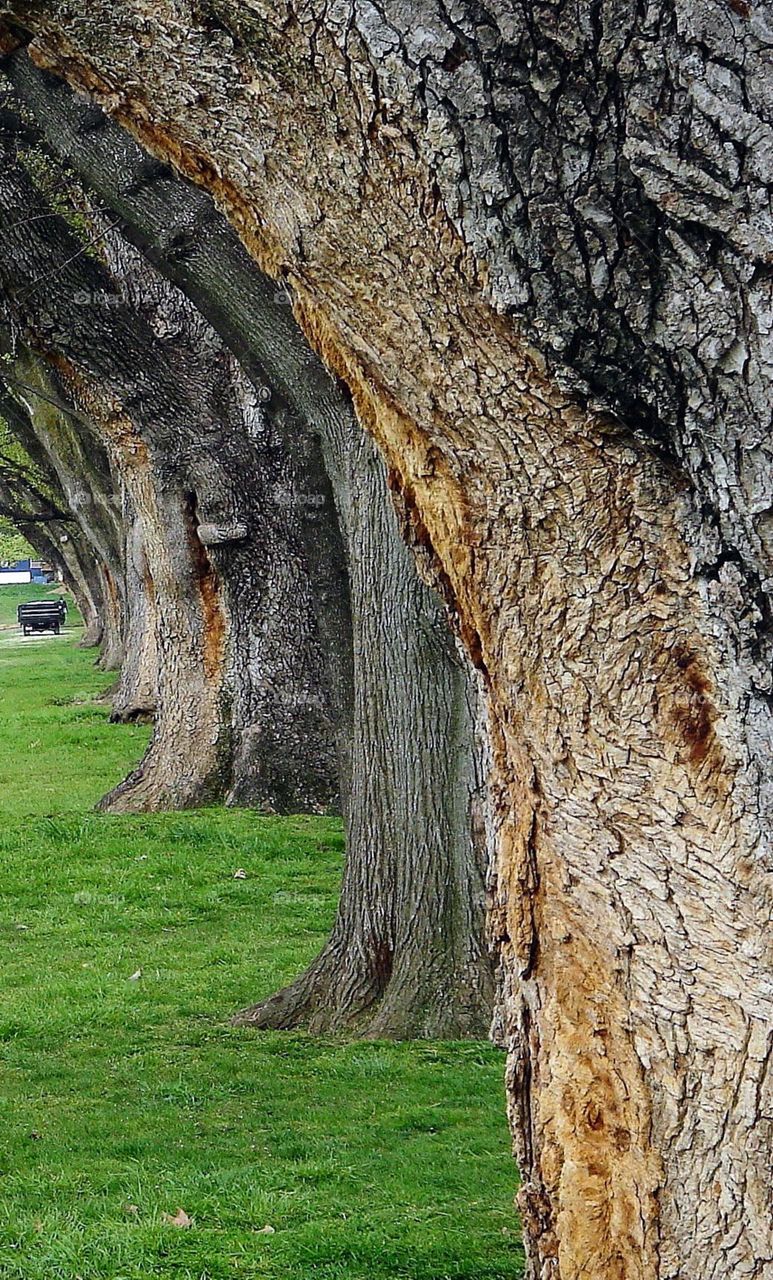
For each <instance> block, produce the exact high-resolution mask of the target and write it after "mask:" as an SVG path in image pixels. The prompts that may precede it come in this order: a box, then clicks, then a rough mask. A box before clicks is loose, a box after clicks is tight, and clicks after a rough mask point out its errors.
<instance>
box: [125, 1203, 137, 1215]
mask: <svg viewBox="0 0 773 1280" xmlns="http://www.w3.org/2000/svg"><path fill="white" fill-rule="evenodd" d="M123 1211H124V1213H130V1214H131V1216H132V1217H133V1218H139V1216H140V1206H139V1205H138V1204H125V1205H124V1207H123Z"/></svg>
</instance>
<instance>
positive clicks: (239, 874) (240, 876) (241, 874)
mask: <svg viewBox="0 0 773 1280" xmlns="http://www.w3.org/2000/svg"><path fill="white" fill-rule="evenodd" d="M246 879H247V872H246V871H245V870H244V867H239V869H238V871H234V880H246Z"/></svg>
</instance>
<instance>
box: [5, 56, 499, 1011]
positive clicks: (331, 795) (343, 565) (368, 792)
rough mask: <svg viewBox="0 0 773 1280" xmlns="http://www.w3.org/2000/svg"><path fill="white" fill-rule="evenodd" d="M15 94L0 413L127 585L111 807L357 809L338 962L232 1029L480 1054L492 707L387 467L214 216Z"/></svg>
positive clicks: (319, 967) (23, 70)
mask: <svg viewBox="0 0 773 1280" xmlns="http://www.w3.org/2000/svg"><path fill="white" fill-rule="evenodd" d="M8 74H9V76H10V77H11V78H12V79H13V80H14V88H15V92H16V97H15V106H16V110H17V112H18V113H19V114H18V115H17V116H16V118H14V117H13V112H12V108H11V103H10V101H9V102H8V103H7V111H6V117H5V121H4V129H5V136H4V162H3V168H2V174H1V175H0V244H1V247H2V258H3V265H2V266H1V267H0V279H1V280H2V285H3V323H4V326H5V332H6V333H7V335H8V349H9V351H12V352H13V370H14V373H13V377H9V381H8V396H9V401H10V404H11V407H12V410H13V412H12V413H11V414H9V420H10V421H11V425H12V428H13V422H14V420H15V417H16V416H19V415H22V413H23V414H24V418H25V427H24V430H25V431H26V434H27V437H32V436H34V440H35V442H36V448H38V450H39V451H40V453H41V456H42V457H44V458H45V459H46V460H47V465H48V467H49V469H55V470H57V473H58V474H59V476H60V479H61V485H62V487H63V489H64V490H65V491H66V501H67V503H68V504H69V508H70V510H71V512H72V513H73V515H74V513H75V512H76V511H79V512H80V518H81V519H82V520H83V525H84V529H85V531H86V533H87V536H88V537H89V539H90V545H91V548H92V553H93V556H92V558H93V560H94V562H95V564H96V565H97V566H98V571H99V573H101V575H102V576H103V577H105V576H107V575H109V578H110V581H111V582H113V583H114V584H115V590H116V606H117V609H116V619H115V625H114V628H113V630H114V633H115V645H116V649H117V652H116V653H114V654H111V657H110V661H111V663H113V664H117V665H120V674H119V679H118V683H117V685H116V687H115V690H114V692H113V716H114V718H115V719H120V720H129V719H140V718H141V719H144V718H148V719H152V720H153V723H154V731H153V736H152V740H151V743H150V746H149V748H148V750H147V752H146V754H145V756H144V757H143V759H142V761H141V762H140V764H139V765H138V767H137V768H136V769H135V770H134V771H133V772H132V773H131V774H130V775H129V776H128V777H127V778H125V779H124V780H123V781H122V782H120V783H119V784H118V785H117V786H116V787H115V788H114V789H113V790H112V791H111V792H110V793H109V794H108V795H107V796H105V797H104V799H103V800H102V802H101V807H102V808H103V809H105V810H107V811H110V812H113V813H116V812H136V811H141V810H157V809H161V808H184V807H189V806H192V805H200V804H206V803H211V802H215V801H219V800H225V802H226V803H230V804H240V805H249V806H253V807H255V808H258V809H262V810H264V811H268V812H328V811H336V810H337V809H339V808H340V809H342V810H343V812H344V815H345V820H346V829H347V859H346V866H345V871H344V879H343V887H342V893H341V899H340V905H339V909H338V914H337V918H336V924H335V927H334V930H333V933H332V935H331V939H330V942H329V943H328V945H327V946H326V947H325V948H324V950H323V952H322V953H321V954H320V956H319V957H318V959H317V960H316V961H315V963H314V964H313V965H312V966H311V968H310V969H309V970H308V972H306V973H305V974H303V975H302V976H301V977H300V978H299V980H298V981H297V982H296V983H294V984H293V985H292V986H291V987H290V988H288V989H287V990H285V991H282V992H280V993H278V994H276V995H274V996H271V997H269V998H268V999H266V1000H264V1001H263V1002H262V1003H260V1004H258V1005H256V1006H255V1007H254V1008H253V1009H250V1010H247V1011H245V1012H244V1013H243V1014H241V1015H240V1017H239V1020H240V1021H242V1022H249V1023H252V1024H255V1025H259V1026H280V1027H291V1026H296V1025H307V1026H310V1027H312V1028H313V1029H315V1030H319V1029H334V1030H339V1029H354V1030H356V1031H358V1032H359V1033H367V1034H371V1035H387V1036H411V1035H445V1036H448V1035H450V1036H458V1035H481V1034H485V1032H486V1030H487V1029H488V1026H489V1023H490V1020H491V1013H492V1003H493V973H492V958H491V952H490V947H489V945H488V943H487V940H486V932H485V920H484V915H485V898H486V878H487V874H488V863H489V857H488V851H489V844H490V838H491V836H490V828H489V826H488V825H487V821H486V812H485V787H486V780H485V731H484V726H483V723H482V704H481V700H480V695H479V690H478V686H477V677H476V675H475V673H474V671H473V668H472V666H471V665H470V663H469V662H468V661H467V659H466V657H465V656H464V654H463V652H462V650H461V648H460V647H459V645H458V643H457V642H456V641H455V640H454V638H453V635H452V633H451V631H450V629H449V618H448V615H447V610H446V608H445V606H444V605H443V604H442V602H441V600H440V599H439V597H438V596H437V595H436V594H435V593H434V591H433V590H432V589H431V588H430V587H429V586H428V585H426V584H425V583H424V582H423V581H422V580H421V578H420V577H419V574H418V572H417V568H416V565H415V563H414V560H413V558H412V556H411V555H410V553H409V551H408V550H407V548H406V546H405V544H404V542H403V540H402V538H401V536H400V530H399V526H398V517H397V513H396V511H395V508H394V505H393V503H392V500H391V497H390V495H389V491H388V487H387V482H386V473H385V468H384V465H383V463H382V461H381V459H380V458H379V457H378V455H377V453H376V451H375V448H374V446H373V445H372V443H371V442H370V441H369V440H368V438H367V437H366V436H365V434H364V433H363V431H362V429H361V427H359V426H358V424H357V423H356V420H355V418H354V415H353V412H352V409H351V405H350V402H349V399H348V397H347V396H346V394H345V392H344V390H343V389H342V388H341V387H340V385H338V384H337V383H336V382H335V381H334V380H333V379H331V378H330V376H329V375H328V374H327V373H326V372H325V370H324V369H323V368H322V366H321V365H320V364H319V363H318V362H317V361H316V360H315V359H314V357H313V356H312V353H311V351H310V349H309V347H308V345H307V343H306V342H305V340H304V339H303V337H302V335H301V333H300V330H299V329H298V327H297V325H296V323H295V321H294V319H293V317H292V313H291V311H290V309H289V307H288V306H287V300H286V298H281V299H279V300H278V299H277V290H276V287H275V286H273V285H272V284H270V283H269V282H268V281H267V280H266V279H265V277H264V276H262V275H261V273H260V272H259V270H258V268H257V267H256V266H255V264H254V263H253V262H252V261H251V260H250V259H249V257H248V256H247V255H246V254H245V252H244V250H243V249H242V247H241V245H240V244H239V242H238V240H237V239H236V237H235V236H234V235H233V233H232V232H231V231H230V230H229V228H228V227H227V225H226V224H225V221H224V219H223V218H222V216H221V215H218V214H217V212H216V210H215V209H214V208H213V207H212V205H211V203H210V201H209V198H208V197H206V196H202V195H201V194H200V193H198V192H196V191H195V189H193V188H192V187H190V186H189V185H188V184H186V183H184V182H183V181H181V180H179V179H176V178H174V177H173V175H172V174H171V173H170V172H169V171H168V170H166V169H164V168H162V167H161V166H158V165H155V164H154V163H153V162H152V161H151V160H150V159H149V157H148V156H147V155H146V154H144V153H143V152H142V151H141V150H140V148H138V147H137V146H136V144H134V143H133V142H132V141H131V139H129V138H128V136H127V135H125V134H123V133H122V131H121V130H119V129H117V128H116V127H115V126H113V125H111V124H110V123H109V121H108V120H107V119H106V118H105V117H104V116H102V115H101V113H95V112H94V110H93V108H91V107H90V106H89V105H88V104H86V103H83V102H82V101H78V100H77V99H75V98H73V96H72V95H71V94H70V93H69V92H68V91H66V90H65V89H64V87H63V86H62V85H59V84H52V83H51V82H50V80H46V78H43V77H41V76H40V73H38V72H37V71H36V70H35V68H34V67H33V66H32V64H31V63H30V62H29V61H28V59H26V56H24V55H21V56H19V57H18V58H16V59H12V60H11V61H10V63H9V64H8ZM21 113H24V121H23V122H22V118H21ZM52 175H55V176H56V180H57V186H58V190H59V193H60V194H59V196H58V203H57V205H56V206H54V205H53V204H52V202H51V199H50V197H49V196H48V194H47V188H49V187H50V185H51V182H52ZM62 192H64V193H65V195H62V194H61V193H62ZM177 224H179V226H184V227H185V228H186V235H185V240H184V244H182V245H181V244H180V243H179V239H180V235H181V232H180V230H179V226H178V225H177ZM129 237H130V238H129ZM183 263H184V264H185V270H182V269H181V264H183ZM229 273H230V276H231V277H232V278H233V284H231V285H229V283H228V281H229ZM191 280H192V281H193V285H191V284H190V281H191ZM194 286H195V287H194ZM194 304H198V305H194ZM199 307H201V308H202V309H201V310H200V309H199ZM204 308H206V312H207V316H206V318H205V316H204V314H203V310H204ZM245 313H246V314H245ZM20 352H23V353H24V354H23V355H21V354H19V353H20ZM237 353H238V357H239V358H238V359H237ZM277 366H278V367H277ZM24 388H27V390H24ZM13 429H16V430H17V431H18V430H19V428H18V426H17V427H16V428H13ZM27 447H30V439H27ZM95 473H98V475H99V477H100V481H101V489H100V499H101V505H100V508H99V515H98V516H97V515H96V514H95V499H94V496H93V490H94V488H95V484H96V481H95V478H94V476H95ZM84 484H88V485H89V486H90V490H89V494H90V496H89V502H88V503H84V502H82V501H81V502H80V503H79V502H78V501H77V498H76V495H77V494H78V493H80V492H81V490H82V488H83V486H84ZM108 526H109V531H110V535H111V536H110V538H109V539H108V537H107V532H108ZM427 571H429V566H428V570H427ZM100 603H101V601H100ZM97 611H98V612H99V606H97Z"/></svg>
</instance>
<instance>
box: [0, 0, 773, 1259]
mask: <svg viewBox="0 0 773 1280" xmlns="http://www.w3.org/2000/svg"><path fill="white" fill-rule="evenodd" d="M9 8H10V9H11V10H12V11H14V12H15V13H16V14H17V16H18V18H19V20H20V21H21V22H22V23H24V22H26V23H28V24H30V25H33V26H34V28H35V30H36V33H37V40H36V47H35V56H36V57H37V58H38V60H39V61H42V62H45V63H47V64H48V65H49V66H51V67H57V68H59V69H60V70H61V71H62V72H63V73H64V74H65V75H67V76H69V78H70V79H71V81H72V82H74V83H78V84H80V85H82V86H84V87H85V88H87V89H88V90H89V91H91V92H92V93H93V94H95V95H96V96H97V97H98V99H99V100H100V101H101V102H102V103H103V104H104V105H105V106H106V107H107V109H108V110H111V111H112V112H114V113H115V114H116V116H117V117H118V118H119V119H120V120H122V121H123V122H124V123H126V124H128V125H129V126H130V127H132V128H133V129H134V130H135V131H136V133H137V134H138V135H139V136H140V137H142V138H143V139H144V140H145V142H146V143H147V144H148V145H149V146H150V147H151V148H152V149H154V150H155V151H156V152H157V153H158V154H161V155H163V156H169V157H173V158H174V160H175V162H176V163H177V164H178V166H179V167H180V168H181V169H183V170H184V171H185V172H187V173H188V174H189V176H190V177H191V178H193V179H194V180H195V181H198V182H200V183H202V184H204V185H208V186H209V187H210V188H211V189H212V190H213V191H215V192H216V194H217V198H218V201H219V202H220V204H221V207H223V208H225V209H227V210H228V212H229V214H230V216H231V217H232V218H233V221H234V224H235V225H236V226H238V227H239V229H240V231H241V233H242V235H243V236H244V237H245V240H246V241H247V242H248V244H249V245H250V247H251V249H252V250H253V252H254V253H255V254H256V256H257V257H258V258H259V260H260V261H261V263H262V264H263V265H264V267H266V268H267V269H269V270H270V271H271V272H273V274H275V275H279V274H280V273H281V274H282V276H283V277H285V278H287V279H289V280H290V282H291V283H292V284H293V286H294V287H295V289H296V290H297V293H298V297H299V305H298V308H297V311H298V315H299V316H300V318H301V319H302V321H303V324H304V326H305V328H306V331H307V332H308V333H309V335H310V336H311V337H312V338H313V340H314V342H315V343H316V345H317V347H318V349H320V350H321V351H323V352H324V355H325V357H326V359H327V361H328V362H329V363H330V365H331V366H333V367H334V368H336V370H337V371H338V372H339V373H340V374H341V375H342V376H345V377H346V380H347V382H348V384H349V386H350V387H351V389H352V392H353V395H354V397H355V403H356V405H357V408H358V412H359V413H360V414H361V416H362V418H363V419H364V420H365V421H366V422H367V424H368V426H369V428H370V429H371V430H372V431H373V433H374V434H375V436H376V438H377V439H378V441H379V443H380V445H381V447H382V448H383V449H384V451H385V452H386V453H387V455H388V458H389V461H390V465H391V466H392V468H393V470H394V472H395V476H396V483H398V484H399V485H400V487H401V488H402V490H403V492H404V493H405V494H406V495H408V497H409V499H410V501H412V502H413V503H415V506H416V509H417V512H418V518H419V519H420V521H421V524H422V525H423V527H424V528H425V529H426V533H427V538H428V540H429V541H430V542H431V545H432V547H433V548H434V551H435V553H436V555H437V556H438V558H439V560H440V562H441V564H442V568H443V571H444V573H445V574H446V576H447V585H448V590H449V591H450V592H451V593H452V594H453V597H454V599H455V601H456V602H457V605H458V608H459V611H460V615H461V619H462V626H463V630H464V633H465V636H466V639H467V643H468V647H469V649H470V651H471V652H472V653H473V655H474V657H475V660H476V661H477V663H478V664H479V666H480V667H481V668H482V669H485V672H486V675H487V679H488V683H489V688H490V701H491V723H492V732H493V734H494V738H495V756H496V760H497V771H498V777H499V785H498V788H497V797H496V798H497V801H498V808H499V816H500V820H501V821H502V823H503V834H502V841H501V852H500V859H499V900H500V904H501V906H500V912H499V920H500V934H501V939H502V947H503V955H504V961H505V965H506V968H507V971H508V974H509V979H510V995H509V998H508V1012H509V1020H510V1025H511V1028H512V1050H511V1065H510V1072H509V1095H510V1100H511V1112H512V1115H513V1119H514V1123H515V1128H516V1134H517V1142H518V1148H519V1156H520V1161H521V1165H522V1173H523V1178H524V1190H523V1209H524V1226H525V1232H526V1236H527V1241H528V1244H529V1251H530V1264H529V1265H530V1273H531V1274H532V1275H533V1276H539V1277H540V1280H548V1278H550V1280H553V1278H554V1277H560V1280H575V1278H577V1280H579V1278H580V1277H585V1276H591V1275H592V1276H593V1277H594V1280H620V1277H626V1280H629V1278H630V1280H634V1278H635V1280H655V1278H657V1280H676V1278H677V1277H684V1276H689V1277H690V1278H691V1280H715V1278H716V1277H718V1276H720V1275H721V1276H725V1275H730V1274H732V1275H733V1277H734V1280H735V1278H737V1280H752V1278H753V1280H762V1277H764V1276H765V1275H766V1273H767V1272H768V1271H769V1268H770V1265H771V1259H773V1240H772V1239H771V1233H772V1232H773V1215H771V1212H770V1196H769V1167H770V1138H771V1134H770V1116H771V1104H770V1087H771V1071H772V1067H771V1063H772V1061H773V1054H772V1053H771V1038H770V1025H771V1019H772V1017H773V1009H771V981H770V953H769V921H770V896H769V877H770V870H771V863H770V853H769V849H768V835H769V824H770V805H771V791H770V787H769V785H768V783H767V781H766V779H767V776H768V774H769V760H770V741H771V701H770V692H771V675H770V671H771V654H770V618H771V611H770V601H769V582H770V567H771V547H770V532H771V516H770V500H769V494H768V492H767V490H768V483H767V477H768V475H769V466H770V456H771V450H770V437H769V434H768V420H767V407H766V399H767V397H766V382H767V375H766V367H767V366H766V364H765V361H764V359H763V344H764V339H765V335H766V332H767V330H766V322H765V316H766V314H767V313H768V311H769V307H770V290H771V279H770V271H769V267H768V265H767V256H766V255H768V254H769V245H768V244H767V243H765V240H766V237H767V233H768V230H769V222H768V221H766V219H767V218H768V217H769V215H768V213H767V208H768V204H767V195H766V191H765V186H764V183H765V176H764V166H765V164H766V163H767V161H768V159H769V154H770V142H769V139H770V132H769V121H768V120H767V118H766V101H765V93H766V86H765V80H764V74H763V67H764V58H765V50H766V43H765V38H764V14H763V11H762V10H761V9H760V8H758V7H757V8H755V7H754V6H752V5H749V4H747V3H741V2H739V3H732V4H730V5H727V4H725V3H720V0H699V3H698V4H697V5H696V4H689V5H688V4H687V3H686V2H685V0H676V2H675V3H674V2H672V3H666V0H653V2H652V3H649V4H647V5H645V6H638V7H636V6H630V7H626V6H623V7H622V9H621V8H620V6H607V7H601V8H600V7H599V6H597V5H591V4H589V3H582V4H580V5H579V6H577V5H574V6H569V5H564V4H559V5H556V6H550V7H546V6H542V7H538V6H536V5H534V4H532V3H524V4H523V5H521V6H518V7H515V6H513V7H507V9H506V8H505V6H504V5H500V4H494V3H493V0H492V2H491V3H489V4H488V5H485V6H483V5H479V4H474V5H473V4H472V3H467V2H466V0H461V2H460V3H458V4H455V5H454V7H453V19H452V18H451V17H449V16H447V13H446V10H444V9H443V8H442V6H439V7H437V8H436V7H435V5H434V4H433V3H432V2H431V0H420V3H417V4H414V5H412V6H407V5H403V4H401V3H398V0H394V3H391V2H390V3H388V4H386V5H385V6H382V7H381V9H379V8H376V7H375V6H372V5H365V4H362V5H360V4H355V5H353V6H351V7H347V6H343V7H340V8H335V7H330V6H326V7H325V8H324V10H323V9H322V7H321V6H320V8H319V11H317V6H315V5H312V6H309V7H307V9H306V10H304V14H307V13H308V17H309V20H308V21H303V20H301V19H300V18H295V16H294V13H293V12H290V11H288V10H286V9H285V7H284V6H279V7H276V6H263V5H262V4H258V5H257V6H251V7H250V8H245V7H244V6H242V5H237V4H236V3H235V2H234V0H217V2H216V0H208V3H205V4H204V5H199V6H197V9H196V15H197V16H196V18H195V19H194V18H192V17H191V18H189V19H188V21H189V23H190V26H189V28H188V29H187V30H186V31H185V38H184V39H180V29H179V25H178V18H179V13H178V10H177V8H176V7H174V6H172V5H171V4H167V3H164V2H163V0H162V3H160V4H157V5H156V6H155V8H154V15H153V28H152V32H151V31H150V30H146V28H145V27H144V26H143V25H142V22H141V19H140V17H139V12H138V11H136V10H135V8H134V6H133V5H132V4H130V3H128V2H127V3H121V4H118V5H116V4H114V3H111V4H110V5H109V6H107V5H98V6H97V9H96V10H95V9H94V7H93V5H92V4H89V6H86V5H85V2H84V3H82V4H73V3H69V4H68V5H67V8H66V12H67V15H68V19H69V20H70V23H69V25H68V27H67V29H66V31H65V30H63V29H62V28H61V27H60V25H59V21H58V15H57V7H56V6H50V7H48V8H47V9H46V11H42V10H40V9H36V10H35V11H34V14H33V15H32V16H31V15H30V14H29V13H28V12H27V6H26V5H10V6H9ZM75 14H77V15H78V17H80V18H82V21H80V22H78V23H73V22H72V18H73V15H75ZM148 46H149V47H150V51H151V56H149V57H148V56H146V53H147V51H148ZM213 108H216V109H214V110H213ZM269 153H270V163H269V162H268V160H267V159H265V160H264V157H267V155H268V154H269ZM247 156H249V157H250V164H249V165H247V164H245V157H247ZM484 264H485V266H484ZM508 311H509V312H510V313H511V317H508V316H505V315H504V314H503V313H504V312H508ZM583 402H584V403H583ZM610 411H613V412H614V413H616V414H617V415H618V418H617V420H612V419H610V418H609V416H607V415H608V413H609V412H610Z"/></svg>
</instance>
